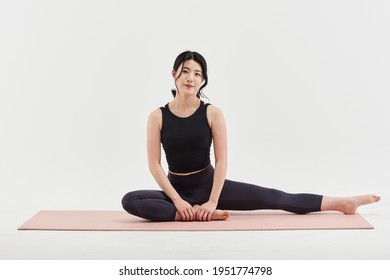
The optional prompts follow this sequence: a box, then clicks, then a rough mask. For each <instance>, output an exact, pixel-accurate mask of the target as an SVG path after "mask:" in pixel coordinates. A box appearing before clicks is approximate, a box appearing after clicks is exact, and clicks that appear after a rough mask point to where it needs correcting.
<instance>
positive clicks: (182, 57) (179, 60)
mask: <svg viewBox="0 0 390 280" xmlns="http://www.w3.org/2000/svg"><path fill="white" fill-rule="evenodd" d="M190 59H192V60H194V61H196V62H197V63H199V64H200V66H201V67H202V75H203V81H204V83H203V84H202V86H201V87H200V88H199V92H198V93H197V94H196V97H198V98H200V97H205V98H207V96H205V95H204V94H203V92H202V89H203V88H204V87H205V86H206V85H207V82H208V76H207V63H206V60H205V59H204V57H203V56H202V55H201V54H199V53H197V52H192V51H185V52H182V53H181V54H179V55H178V56H177V57H176V60H175V63H174V64H173V70H175V71H177V70H178V69H179V67H180V65H182V64H183V63H184V62H186V61H187V60H190ZM180 76H181V73H180V74H179V76H178V77H177V79H178V78H179V77H180ZM176 93H177V88H176V89H172V94H173V97H175V96H176Z"/></svg>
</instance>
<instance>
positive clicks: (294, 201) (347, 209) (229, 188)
mask: <svg viewBox="0 0 390 280" xmlns="http://www.w3.org/2000/svg"><path fill="white" fill-rule="evenodd" d="M379 200H380V197H379V196H376V195H370V194H368V195H361V196H351V197H329V196H322V195H317V194H309V193H297V194H292V193H286V192H283V191H280V190H277V189H271V188H265V187H261V186H257V185H253V184H247V183H241V182H235V181H231V180H226V181H225V184H224V187H223V189H222V193H221V196H220V200H219V204H218V206H217V207H218V208H219V209H227V210H259V209H279V210H285V211H289V212H293V213H297V214H306V213H310V212H317V211H329V210H333V211H340V212H343V213H345V214H354V213H355V211H356V209H357V208H358V207H359V206H362V205H366V204H370V203H373V202H377V201H379Z"/></svg>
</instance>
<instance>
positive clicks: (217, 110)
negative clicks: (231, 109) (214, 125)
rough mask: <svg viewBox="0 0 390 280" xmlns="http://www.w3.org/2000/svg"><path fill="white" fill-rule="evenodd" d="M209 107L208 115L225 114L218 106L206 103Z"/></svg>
mask: <svg viewBox="0 0 390 280" xmlns="http://www.w3.org/2000/svg"><path fill="white" fill-rule="evenodd" d="M205 105H207V113H210V114H212V115H221V114H223V112H222V110H221V109H220V108H218V107H217V106H215V105H213V104H211V103H205Z"/></svg>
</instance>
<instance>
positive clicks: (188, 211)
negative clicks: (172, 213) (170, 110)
mask: <svg viewBox="0 0 390 280" xmlns="http://www.w3.org/2000/svg"><path fill="white" fill-rule="evenodd" d="M161 126H162V113H161V110H160V109H157V110H155V111H153V112H152V113H151V114H150V115H149V119H148V125H147V154H148V164H149V170H150V173H151V174H152V176H153V178H154V179H155V181H156V182H157V184H158V185H159V186H160V188H161V189H162V190H163V191H164V192H165V194H166V195H167V196H168V197H169V198H170V199H171V200H172V202H173V203H174V205H175V207H176V210H177V212H178V213H179V214H180V216H181V218H182V219H183V220H194V219H195V211H194V210H193V208H192V206H191V205H190V204H189V203H188V202H186V201H184V200H183V199H182V198H181V197H180V195H179V194H178V193H177V192H176V190H175V189H174V188H173V186H172V184H171V183H170V182H169V180H168V178H167V176H166V174H165V172H164V170H163V168H162V166H161V134H160V131H161Z"/></svg>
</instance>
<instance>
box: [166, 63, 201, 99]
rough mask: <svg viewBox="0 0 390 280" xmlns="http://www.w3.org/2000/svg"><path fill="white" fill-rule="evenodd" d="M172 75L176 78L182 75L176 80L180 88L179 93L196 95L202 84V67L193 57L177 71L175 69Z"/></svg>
mask: <svg viewBox="0 0 390 280" xmlns="http://www.w3.org/2000/svg"><path fill="white" fill-rule="evenodd" d="M180 73H181V74H180ZM172 75H173V78H174V79H175V80H176V79H177V77H179V76H180V77H179V79H177V80H176V87H177V88H178V89H179V90H178V93H179V94H185V95H196V94H197V93H198V91H199V88H200V87H201V86H202V82H203V73H202V67H201V66H200V64H199V63H198V62H196V61H194V60H192V59H190V60H187V61H185V62H184V63H183V64H182V65H180V67H179V69H177V71H176V70H173V71H172Z"/></svg>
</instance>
